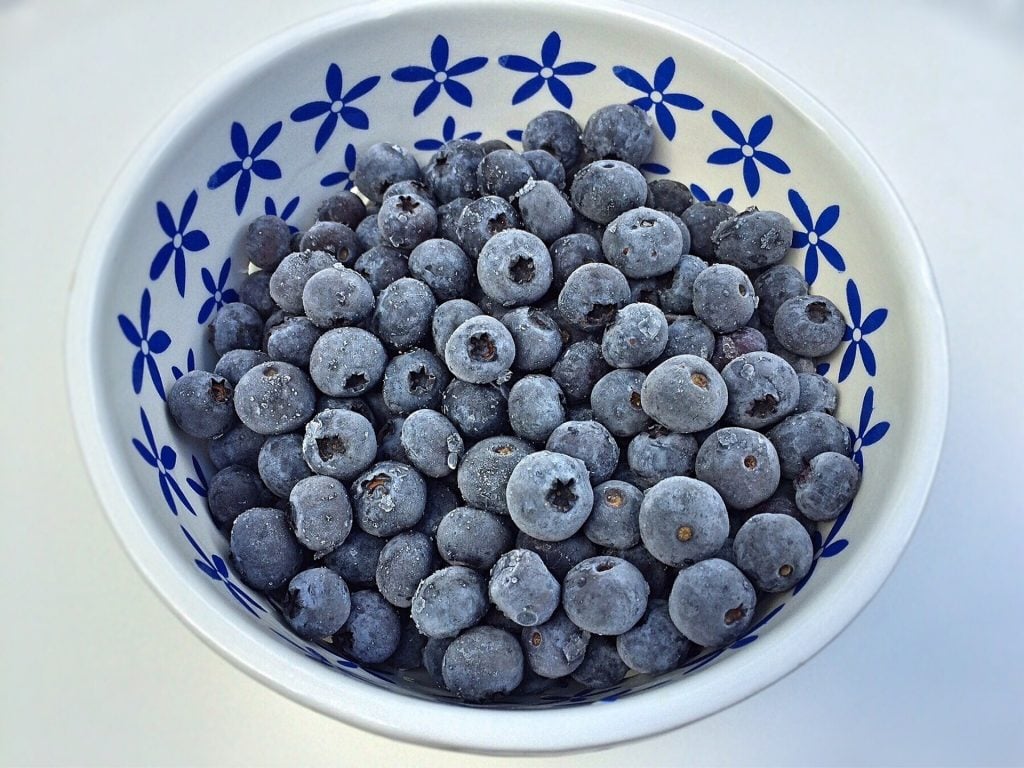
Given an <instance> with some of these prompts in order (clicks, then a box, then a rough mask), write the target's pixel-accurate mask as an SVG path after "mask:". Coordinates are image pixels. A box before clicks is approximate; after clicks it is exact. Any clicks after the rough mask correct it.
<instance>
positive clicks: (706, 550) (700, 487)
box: [640, 477, 774, 568]
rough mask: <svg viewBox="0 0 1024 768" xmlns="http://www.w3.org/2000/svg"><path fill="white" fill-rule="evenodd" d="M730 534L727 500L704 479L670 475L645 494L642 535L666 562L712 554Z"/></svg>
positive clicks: (675, 563)
mask: <svg viewBox="0 0 1024 768" xmlns="http://www.w3.org/2000/svg"><path fill="white" fill-rule="evenodd" d="M773 490H774V489H773ZM728 535H729V514H728V513H727V512H726V509H725V502H724V501H722V497H721V496H720V495H719V494H718V492H717V491H716V490H715V489H714V488H712V487H711V486H710V485H708V484H707V483H705V482H703V481H701V480H695V479H693V478H692V477H669V478H666V479H665V480H662V481H661V482H659V483H658V484H657V485H655V486H654V487H652V488H651V489H650V490H649V491H647V493H646V494H645V495H644V501H643V504H641V505H640V538H641V539H642V540H643V543H644V546H646V547H647V549H648V551H649V552H650V553H651V554H652V555H654V556H655V557H656V558H658V560H660V561H661V562H663V563H665V564H666V565H671V566H673V567H676V568H679V567H682V566H684V565H689V564H690V563H693V562H697V561H699V560H703V559H704V558H706V557H710V556H711V555H713V554H714V553H715V552H716V551H717V550H718V549H719V547H721V546H722V543H723V542H724V541H725V538H726V536H728Z"/></svg>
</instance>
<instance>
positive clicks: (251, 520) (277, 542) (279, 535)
mask: <svg viewBox="0 0 1024 768" xmlns="http://www.w3.org/2000/svg"><path fill="white" fill-rule="evenodd" d="M231 559H232V560H233V561H234V563H235V567H236V568H237V569H238V574H239V576H241V578H242V581H244V582H245V583H246V584H248V585H249V586H250V587H252V588H253V589H258V590H260V591H263V592H269V591H271V590H274V589H277V588H278V587H283V586H284V585H285V584H287V583H288V580H289V579H291V578H292V576H294V575H295V574H296V573H298V570H299V568H300V567H301V565H302V547H301V546H300V545H299V542H298V541H296V540H295V536H294V534H292V531H291V528H289V527H288V518H287V516H286V515H285V513H284V512H282V511H281V510H279V509H273V508H270V507H252V508H251V509H247V510H246V511H245V512H243V513H242V514H240V515H239V516H238V517H237V518H236V519H235V522H234V524H233V525H232V526H231Z"/></svg>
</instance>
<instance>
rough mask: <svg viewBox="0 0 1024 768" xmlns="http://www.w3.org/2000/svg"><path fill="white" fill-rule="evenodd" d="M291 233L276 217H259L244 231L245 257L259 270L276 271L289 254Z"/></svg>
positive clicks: (282, 221)
mask: <svg viewBox="0 0 1024 768" xmlns="http://www.w3.org/2000/svg"><path fill="white" fill-rule="evenodd" d="M291 239H292V232H291V230H290V229H288V223H287V222H286V221H285V220H284V219H282V218H280V217H278V216H259V217H257V218H255V219H253V221H252V222H251V223H250V224H249V227H248V228H247V229H246V231H245V255H246V256H247V257H248V259H249V261H251V262H252V263H253V264H255V265H256V266H257V267H259V268H260V269H265V270H268V271H271V270H274V269H277V266H278V265H279V264H280V263H281V260H282V259H283V258H284V257H285V256H287V255H288V253H289V250H290V248H289V243H290V241H291Z"/></svg>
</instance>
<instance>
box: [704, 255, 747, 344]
mask: <svg viewBox="0 0 1024 768" xmlns="http://www.w3.org/2000/svg"><path fill="white" fill-rule="evenodd" d="M756 306H757V296H756V295H755V294H754V285H753V283H751V282H750V278H749V277H747V275H746V274H745V273H744V272H743V270H741V269H739V268H737V267H733V266H731V265H729V264H712V265H711V266H710V267H708V268H707V269H705V270H704V271H703V272H701V273H700V274H699V275H697V277H696V279H695V280H694V281H693V313H694V314H695V315H696V316H697V317H699V318H700V319H701V320H703V321H704V324H705V325H707V327H708V328H710V329H711V330H713V331H714V332H715V333H729V332H730V331H735V330H736V329H737V328H739V327H740V326H742V325H746V324H747V321H749V320H750V318H751V316H752V315H753V314H754V309H755V307H756Z"/></svg>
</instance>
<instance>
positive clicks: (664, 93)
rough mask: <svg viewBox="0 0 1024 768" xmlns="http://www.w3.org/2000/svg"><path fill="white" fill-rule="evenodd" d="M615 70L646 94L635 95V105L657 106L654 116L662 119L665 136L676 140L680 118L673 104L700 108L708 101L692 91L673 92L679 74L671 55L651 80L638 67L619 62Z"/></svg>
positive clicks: (622, 79)
mask: <svg viewBox="0 0 1024 768" xmlns="http://www.w3.org/2000/svg"><path fill="white" fill-rule="evenodd" d="M612 72H614V73H615V76H616V77H617V78H619V80H621V81H622V82H623V83H625V84H626V85H628V86H629V87H630V88H634V89H636V90H638V91H640V92H641V93H643V94H644V95H643V96H641V97H639V98H637V99H633V100H632V101H631V102H629V103H630V104H632V105H633V106H634V107H638V108H640V109H642V110H643V111H644V112H649V111H650V110H651V108H652V107H653V108H654V117H655V119H656V120H657V122H658V128H660V129H661V132H662V133H663V134H665V138H666V139H668V140H669V141H672V139H674V138H675V137H676V119H675V117H673V116H672V112H671V110H669V107H670V106H672V107H675V108H676V109H688V110H691V111H696V110H699V109H703V108H704V102H703V101H701V100H700V99H698V98H697V97H695V96H691V95H690V94H688V93H681V92H678V91H676V92H672V93H669V92H668V89H669V87H670V86H671V85H672V80H673V79H674V78H675V76H676V60H675V59H674V58H672V57H671V56H668V57H666V58H665V59H663V60H662V62H661V63H660V64H659V65H658V66H657V68H656V69H655V70H654V77H652V78H651V82H648V80H647V78H646V77H644V76H643V75H641V74H640V73H639V72H637V71H636V70H635V69H630V68H629V67H624V66H622V65H617V66H614V67H612Z"/></svg>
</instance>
